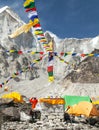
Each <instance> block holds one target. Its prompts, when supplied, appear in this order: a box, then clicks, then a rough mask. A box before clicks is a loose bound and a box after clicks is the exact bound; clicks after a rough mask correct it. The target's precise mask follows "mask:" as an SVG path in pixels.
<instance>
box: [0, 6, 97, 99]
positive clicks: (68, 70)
mask: <svg viewBox="0 0 99 130" xmlns="http://www.w3.org/2000/svg"><path fill="white" fill-rule="evenodd" d="M22 24H24V22H23V21H22V20H21V19H20V18H19V17H18V16H17V14H15V13H14V12H13V11H12V10H11V9H10V8H9V7H4V8H2V9H0V37H1V38H0V52H1V53H0V76H1V78H0V82H1V83H2V82H4V81H6V79H7V78H8V77H9V76H11V75H12V74H13V73H14V72H16V71H18V70H21V69H22V68H24V67H25V66H28V65H30V64H31V63H32V61H33V60H34V59H38V57H39V55H29V54H23V55H17V54H14V53H13V54H9V53H5V51H6V50H9V49H16V50H19V49H20V50H29V49H33V50H34V49H35V37H34V36H33V35H32V33H31V32H28V33H27V34H22V35H20V36H18V37H17V38H15V39H10V38H9V37H8V35H9V34H11V33H12V32H14V31H15V30H16V28H18V27H19V26H21V25H22ZM45 36H46V38H47V40H48V41H50V40H51V39H53V43H54V48H55V51H57V52H58V53H60V52H72V53H73V52H77V53H91V52H93V53H98V51H99V50H98V49H99V45H98V42H99V36H97V37H95V38H85V39H76V38H66V39H59V38H57V36H56V35H54V34H53V33H50V32H46V33H45ZM95 49H97V50H95ZM62 58H63V59H64V60H65V61H68V62H69V63H70V64H68V65H67V64H65V63H63V62H62V63H61V62H60V60H59V59H57V58H56V57H55V58H54V75H55V81H54V83H49V82H48V75H47V71H46V67H47V60H48V58H47V56H45V57H44V58H43V60H42V61H41V62H40V63H38V64H37V65H35V67H34V68H33V70H32V71H28V72H25V73H23V74H21V75H20V76H19V77H18V78H19V79H17V80H15V79H12V80H11V81H10V82H9V83H8V84H6V85H4V87H5V86H8V90H9V91H19V92H20V93H21V94H23V95H26V96H28V97H31V96H33V95H34V96H37V97H42V96H43V97H46V96H48V95H54V96H57V95H58V96H61V95H64V94H69V95H73V94H75V95H91V96H96V95H97V96H98V91H99V87H97V86H98V84H94V83H99V80H98V79H99V75H98V68H99V63H98V62H99V59H98V58H95V57H87V58H82V57H80V56H77V57H72V56H71V55H68V56H66V57H64V56H63V57H62ZM72 63H73V64H74V65H75V66H74V67H72ZM77 70H80V71H77ZM36 74H37V75H38V76H37V75H36ZM88 83H89V84H88ZM78 86H79V89H78ZM86 86H87V87H86ZM89 86H90V87H89ZM76 87H77V88H76ZM88 87H89V90H88ZM77 89H78V91H76V90H77ZM92 89H94V90H95V91H93V90H92ZM0 91H1V92H0V93H1V94H0V95H2V94H3V93H6V92H4V88H2V89H0Z"/></svg>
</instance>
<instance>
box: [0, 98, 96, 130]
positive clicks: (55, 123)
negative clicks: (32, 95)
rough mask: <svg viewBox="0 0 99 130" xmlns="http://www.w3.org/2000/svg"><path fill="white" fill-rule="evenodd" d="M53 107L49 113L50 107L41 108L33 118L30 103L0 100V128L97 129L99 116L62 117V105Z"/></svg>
mask: <svg viewBox="0 0 99 130" xmlns="http://www.w3.org/2000/svg"><path fill="white" fill-rule="evenodd" d="M46 107H49V105H47V106H46ZM53 107H54V111H55V113H51V111H52V109H48V110H47V111H45V110H44V109H43V110H42V111H41V115H40V113H39V112H38V116H36V119H34V118H32V114H33V113H32V114H31V113H30V111H31V104H30V103H23V104H19V103H17V104H16V103H14V102H13V100H6V101H5V100H4V101H2V100H0V127H1V128H0V130H47V129H48V130H99V117H90V118H88V117H84V116H78V117H77V116H71V115H68V114H67V113H64V116H63V117H62V106H60V105H59V106H58V107H60V109H57V108H58V107H57V106H53ZM97 108H99V106H97ZM59 111H60V112H61V113H60V112H59ZM49 112H50V113H49ZM48 113H49V114H48ZM42 114H43V116H42ZM45 114H46V115H45ZM48 115H49V116H48ZM47 116H48V117H47ZM61 119H62V120H61Z"/></svg>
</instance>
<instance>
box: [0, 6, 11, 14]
mask: <svg viewBox="0 0 99 130" xmlns="http://www.w3.org/2000/svg"><path fill="white" fill-rule="evenodd" d="M6 9H10V7H8V6H4V7H2V8H0V13H2V12H3V11H5V10H6Z"/></svg>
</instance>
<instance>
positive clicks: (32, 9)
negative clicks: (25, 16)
mask: <svg viewBox="0 0 99 130" xmlns="http://www.w3.org/2000/svg"><path fill="white" fill-rule="evenodd" d="M29 11H36V8H28V9H26V10H25V12H29Z"/></svg>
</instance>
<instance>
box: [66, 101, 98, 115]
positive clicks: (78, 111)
mask: <svg viewBox="0 0 99 130" xmlns="http://www.w3.org/2000/svg"><path fill="white" fill-rule="evenodd" d="M67 112H68V113H69V114H72V115H85V116H87V117H89V116H99V111H98V110H97V108H96V107H95V106H94V105H93V104H92V103H90V102H85V101H83V102H80V103H78V104H76V105H74V106H71V107H70V108H69V109H68V110H67Z"/></svg>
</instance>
